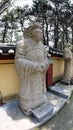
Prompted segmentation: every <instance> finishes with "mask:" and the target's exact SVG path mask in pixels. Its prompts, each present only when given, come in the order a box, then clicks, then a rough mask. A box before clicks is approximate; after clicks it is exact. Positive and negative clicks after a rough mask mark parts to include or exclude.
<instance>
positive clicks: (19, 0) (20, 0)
mask: <svg viewBox="0 0 73 130" xmlns="http://www.w3.org/2000/svg"><path fill="white" fill-rule="evenodd" d="M32 3H33V2H32V0H16V2H15V6H23V5H26V4H28V5H29V6H31V5H32Z"/></svg>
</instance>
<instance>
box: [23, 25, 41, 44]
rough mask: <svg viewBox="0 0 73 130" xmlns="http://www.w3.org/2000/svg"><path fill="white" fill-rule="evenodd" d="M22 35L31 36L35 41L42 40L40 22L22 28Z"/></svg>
mask: <svg viewBox="0 0 73 130" xmlns="http://www.w3.org/2000/svg"><path fill="white" fill-rule="evenodd" d="M24 36H25V37H29V38H32V39H33V40H35V41H36V42H39V41H41V40H42V26H41V25H40V24H33V25H30V26H29V27H28V28H26V29H25V30H24Z"/></svg>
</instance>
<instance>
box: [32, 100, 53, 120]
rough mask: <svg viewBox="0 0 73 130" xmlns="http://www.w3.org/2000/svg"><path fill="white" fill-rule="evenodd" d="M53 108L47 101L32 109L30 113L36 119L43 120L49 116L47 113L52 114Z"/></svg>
mask: <svg viewBox="0 0 73 130" xmlns="http://www.w3.org/2000/svg"><path fill="white" fill-rule="evenodd" d="M53 110H54V105H53V104H51V103H49V102H48V103H45V104H43V105H41V106H40V107H37V108H36V109H34V110H32V113H33V115H34V116H35V117H36V118H37V119H38V121H43V120H44V119H45V118H46V117H49V115H50V114H52V112H53Z"/></svg>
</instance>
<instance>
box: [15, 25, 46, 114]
mask: <svg viewBox="0 0 73 130" xmlns="http://www.w3.org/2000/svg"><path fill="white" fill-rule="evenodd" d="M41 40H42V27H41V25H38V24H33V25H32V26H30V27H28V28H27V29H26V30H25V32H24V41H20V42H19V43H18V44H17V47H16V55H15V65H16V70H17V73H18V76H19V79H20V93H19V95H20V106H21V108H22V110H23V111H25V112H28V113H30V111H31V109H34V108H36V107H37V106H39V105H41V104H42V103H45V102H47V97H46V85H45V78H46V71H47V69H48V67H49V60H48V58H47V51H46V48H45V47H44V45H43V44H42V42H41Z"/></svg>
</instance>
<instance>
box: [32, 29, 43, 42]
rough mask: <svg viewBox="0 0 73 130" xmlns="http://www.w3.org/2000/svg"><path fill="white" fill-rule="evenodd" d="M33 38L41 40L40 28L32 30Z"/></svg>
mask: <svg viewBox="0 0 73 130" xmlns="http://www.w3.org/2000/svg"><path fill="white" fill-rule="evenodd" d="M32 36H33V39H34V40H35V41H37V42H39V41H41V40H42V30H41V29H40V28H37V29H34V30H32Z"/></svg>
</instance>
